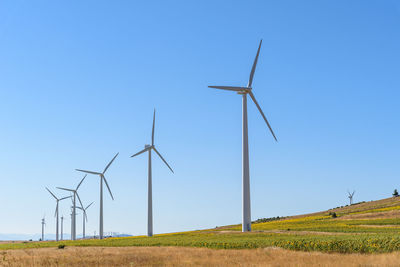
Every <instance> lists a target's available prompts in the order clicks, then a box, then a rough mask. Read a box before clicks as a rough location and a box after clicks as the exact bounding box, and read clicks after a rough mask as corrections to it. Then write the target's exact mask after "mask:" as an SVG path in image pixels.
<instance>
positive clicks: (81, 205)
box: [75, 191, 83, 208]
mask: <svg viewBox="0 0 400 267" xmlns="http://www.w3.org/2000/svg"><path fill="white" fill-rule="evenodd" d="M75 194H76V196H77V197H78V200H79V203H81V207H82V208H83V204H82V201H81V198H80V197H79V194H78V192H76V191H75Z"/></svg>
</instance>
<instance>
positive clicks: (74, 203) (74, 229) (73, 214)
mask: <svg viewBox="0 0 400 267" xmlns="http://www.w3.org/2000/svg"><path fill="white" fill-rule="evenodd" d="M85 178H86V175H85V176H84V177H83V178H82V180H81V182H80V183H79V184H78V186H77V187H76V188H75V189H70V188H64V187H57V188H58V189H61V190H65V191H69V192H72V193H73V201H72V203H73V208H72V221H71V227H72V231H71V239H72V240H76V197H78V200H79V203H81V206H82V201H81V198H80V197H79V195H78V189H79V187H80V186H81V184H82V182H83V180H85Z"/></svg>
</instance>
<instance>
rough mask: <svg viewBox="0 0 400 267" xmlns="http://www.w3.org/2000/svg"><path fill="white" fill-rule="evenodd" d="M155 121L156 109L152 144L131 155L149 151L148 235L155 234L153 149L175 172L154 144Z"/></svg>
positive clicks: (154, 116)
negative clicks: (152, 172) (152, 173)
mask: <svg viewBox="0 0 400 267" xmlns="http://www.w3.org/2000/svg"><path fill="white" fill-rule="evenodd" d="M155 122H156V110H155V109H154V114H153V130H152V132H151V145H145V146H144V149H143V150H142V151H139V152H138V153H136V154H134V155H132V156H131V158H133V157H136V156H137V155H140V154H142V153H144V152H146V151H148V152H149V166H148V167H149V170H148V185H147V186H148V187H147V190H148V191H147V202H148V204H147V236H152V235H153V192H152V176H151V150H154V152H156V154H157V155H158V156H159V157H160V158H161V160H162V161H164V163H165V165H167V167H168V168H169V169H170V170H171V172H172V173H173V172H174V171H173V170H172V168H171V167H170V166H169V165H168V163H167V162H166V161H165V159H164V158H163V157H162V156H161V154H160V152H158V150H157V149H156V147H155V145H154V127H155Z"/></svg>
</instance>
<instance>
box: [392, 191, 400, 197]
mask: <svg viewBox="0 0 400 267" xmlns="http://www.w3.org/2000/svg"><path fill="white" fill-rule="evenodd" d="M392 195H393V196H394V197H398V196H399V192H397V189H395V190H394V191H393V194H392Z"/></svg>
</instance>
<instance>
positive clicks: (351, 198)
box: [347, 190, 356, 205]
mask: <svg viewBox="0 0 400 267" xmlns="http://www.w3.org/2000/svg"><path fill="white" fill-rule="evenodd" d="M355 192H356V191H355V190H353V193H350V192H349V190H347V194H349V195H348V198H349V200H350V205H351V204H353V196H354V193H355Z"/></svg>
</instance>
